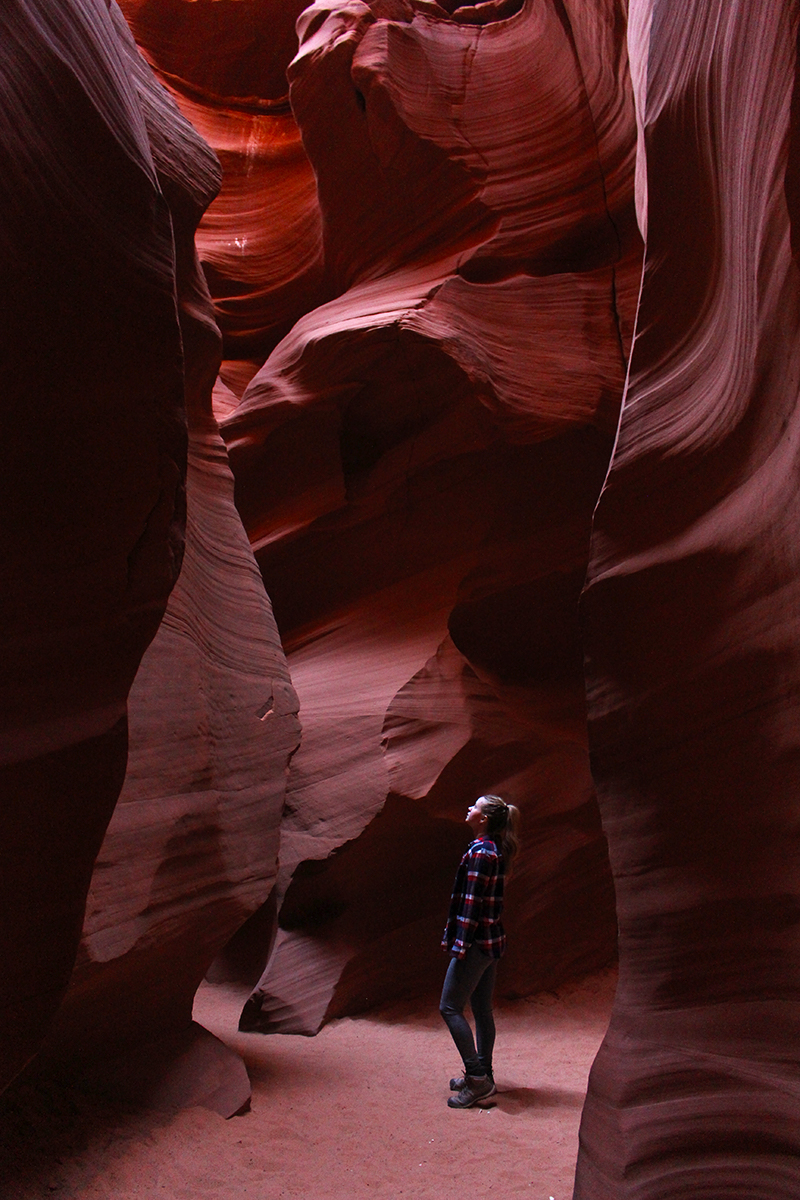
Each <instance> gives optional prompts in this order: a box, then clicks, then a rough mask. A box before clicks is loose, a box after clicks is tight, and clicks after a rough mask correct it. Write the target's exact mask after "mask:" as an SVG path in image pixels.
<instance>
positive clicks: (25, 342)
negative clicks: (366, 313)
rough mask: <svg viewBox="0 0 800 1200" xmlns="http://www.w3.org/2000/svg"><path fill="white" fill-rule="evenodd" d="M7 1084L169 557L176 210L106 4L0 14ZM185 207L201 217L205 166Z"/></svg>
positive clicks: (83, 873) (118, 739) (99, 796)
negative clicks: (160, 173) (161, 178)
mask: <svg viewBox="0 0 800 1200" xmlns="http://www.w3.org/2000/svg"><path fill="white" fill-rule="evenodd" d="M0 79H2V90H3V96H4V105H5V120H4V122H3V128H2V131H1V132H0V157H1V158H2V162H1V163H0V174H1V175H2V183H0V210H2V211H1V213H0V228H1V229H2V232H0V246H2V257H3V263H4V270H5V285H4V288H3V302H2V303H3V316H2V330H3V332H2V351H1V353H2V360H3V364H2V374H3V401H2V403H3V429H4V437H5V447H6V462H5V467H4V473H3V474H4V479H3V518H4V519H3V530H4V534H3V544H2V550H0V554H1V555H2V579H3V587H2V589H0V606H1V607H0V611H1V613H2V616H1V617H0V630H1V631H2V632H1V633H0V636H1V637H2V641H3V647H2V652H0V662H1V663H2V666H1V667H0V678H1V682H0V705H1V706H2V741H1V742H0V752H1V753H2V768H1V771H2V774H1V776H0V780H1V786H2V794H3V801H2V806H0V845H2V848H3V849H2V854H3V869H2V872H0V880H1V882H0V912H1V913H2V916H0V922H1V923H2V925H1V926H0V928H2V934H0V938H1V941H2V957H3V963H4V969H3V979H2V984H0V1008H2V1018H1V1019H0V1024H2V1028H3V1038H2V1043H3V1044H2V1060H1V1062H0V1080H2V1082H7V1081H8V1079H9V1078H11V1077H13V1076H14V1075H15V1074H16V1072H17V1071H18V1070H19V1069H20V1068H21V1067H22V1066H23V1065H24V1063H25V1062H26V1060H28V1059H29V1058H30V1056H31V1055H32V1054H33V1052H34V1051H35V1049H36V1047H37V1045H38V1044H39V1042H40V1040H41V1038H42V1036H43V1033H44V1030H45V1029H46V1027H47V1025H48V1022H49V1021H50V1018H51V1017H52V1014H53V1012H54V1010H55V1009H56V1007H57V1006H58V1003H59V1001H60V998H61V996H62V994H63V991H64V988H65V987H66V984H67V980H68V978H69V974H70V970H71V967H72V962H73V959H74V956H75V951H76V948H77V943H78V938H79V935H80V928H81V921H82V917H83V907H84V901H85V898H86V892H87V889H88V886H89V880H90V876H91V870H92V864H93V861H94V858H95V855H96V853H97V850H98V848H99V845H100V842H101V840H102V837H103V834H104V831H105V828H106V825H107V823H108V820H109V817H110V816H111V812H112V810H113V806H114V803H115V801H116V798H117V795H118V793H119V789H120V787H121V785H122V780H123V776H124V773H125V761H126V741H127V722H126V697H127V693H128V689H129V688H130V686H131V683H132V681H133V678H134V675H135V673H136V670H137V668H138V665H139V661H140V659H141V657H142V655H143V653H144V651H145V649H146V647H147V645H148V643H149V642H150V640H151V639H152V637H153V635H154V633H155V632H156V629H157V628H158V624H159V621H160V619H161V616H162V614H163V612H164V608H165V605H166V603H167V599H168V596H169V593H170V590H171V588H172V586H173V584H174V582H175V579H176V578H177V575H178V571H179V568H180V563H181V557H182V553H183V527H184V520H185V494H184V476H185V471H186V429H185V417H184V400H183V394H184V366H183V358H182V344H181V331H180V326H179V322H178V316H177V312H176V304H175V289H176V271H177V267H176V255H175V246H174V229H175V223H176V221H177V220H178V217H177V215H176V212H175V210H174V208H173V206H172V205H171V203H170V200H169V199H168V198H167V195H166V194H165V191H164V189H163V188H162V186H161V184H160V181H159V177H158V171H157V168H156V165H155V163H154V159H153V151H152V147H151V144H150V142H149V139H148V136H147V133H146V129H145V123H144V118H143V113H142V109H141V105H140V102H139V99H138V97H137V94H136V92H135V89H134V88H133V87H132V85H131V82H130V79H129V77H128V64H127V61H126V57H125V54H124V52H123V51H122V49H121V47H120V42H119V37H118V34H117V32H116V29H115V26H114V21H113V17H112V14H111V13H110V12H109V9H108V5H107V4H105V3H101V2H100V0H80V2H78V0H75V2H73V3H70V4H68V5H62V6H52V5H47V4H44V3H40V2H38V0H10V3H9V4H6V5H4V6H3V11H2V13H0ZM198 167H199V170H198V173H197V175H196V176H195V177H194V178H192V179H190V180H187V184H186V187H185V189H184V195H183V197H182V201H183V205H184V207H185V209H187V210H189V212H194V213H196V214H198V215H199V212H200V210H201V209H202V207H203V205H204V204H206V203H207V202H208V200H209V199H210V198H211V196H212V195H213V192H214V188H215V186H216V182H217V177H216V168H215V166H214V164H213V163H212V162H210V161H208V160H203V159H200V160H199V161H198Z"/></svg>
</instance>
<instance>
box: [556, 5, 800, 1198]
mask: <svg viewBox="0 0 800 1200" xmlns="http://www.w3.org/2000/svg"><path fill="white" fill-rule="evenodd" d="M631 22H632V24H631V34H632V37H631V46H632V69H633V74H634V78H635V80H636V86H637V107H638V112H639V117H640V126H641V146H642V150H643V152H644V158H643V159H642V164H641V165H642V170H641V175H640V182H641V187H640V196H639V200H640V211H641V217H642V220H643V224H645V225H646V228H647V243H646V245H647V250H646V265H645V274H644V285H643V291H642V297H641V305H640V309H639V314H638V321H637V335H636V340H635V343H634V349H633V355H632V362H631V375H630V384H629V387H628V391H627V395H626V399H625V404H624V408H623V413H622V421H621V427H620V433H619V440H618V443H617V447H616V451H615V454H614V459H613V463H612V467H611V471H610V475H609V478H608V481H607V484H606V487H605V489H604V492H603V495H602V497H601V500H600V504H599V507H598V511H597V516H596V522H595V532H594V539H593V556H592V562H591V569H590V577H589V586H588V589H587V592H586V597H585V615H586V623H587V630H588V632H587V653H588V683H589V693H588V694H589V715H590V730H591V744H592V751H593V769H594V775H595V778H596V780H597V783H598V789H599V795H600V801H601V807H602V811H603V818H604V824H605V828H606V830H607V832H608V836H609V844H610V851H611V861H612V865H613V868H614V877H615V883H616V890H617V907H618V914H619V921H620V981H619V989H618V992H617V999H616V1004H615V1008H614V1013H613V1017H612V1021H611V1026H610V1029H609V1032H608V1035H607V1037H606V1039H605V1042H604V1044H603V1047H602V1048H601V1051H600V1053H599V1055H598V1058H597V1060H596V1062H595V1065H594V1068H593V1070H592V1075H591V1080H590V1089H589V1096H588V1099H587V1103H586V1108H585V1111H584V1115H583V1123H582V1131H581V1155H580V1159H579V1164H578V1173H577V1182H576V1189H575V1196H576V1198H580V1200H645V1198H646V1200H667V1198H673V1197H674V1198H676V1200H677V1197H685V1196H693V1197H694V1196H701V1195H702V1196H709V1197H712V1196H713V1197H714V1198H715V1200H716V1198H720V1200H721V1198H722V1197H731V1198H733V1197H736V1200H740V1198H742V1197H748V1200H751V1198H752V1200H756V1198H759V1200H761V1198H763V1200H768V1198H769V1200H776V1198H785V1200H789V1198H790V1197H795V1196H797V1194H798V1190H799V1189H800V1167H799V1166H798V1164H799V1163H800V1157H799V1156H798V1132H797V1101H798V1085H797V1077H798V1050H797V1047H798V1040H799V1039H798V1022H799V1021H800V1005H798V995H800V943H799V942H798V929H800V896H799V895H798V892H799V891H800V881H799V880H798V867H797V858H798V856H797V845H796V843H797V815H796V814H797V795H798V790H799V789H800V780H799V779H798V771H797V764H798V761H799V760H800V755H798V750H799V749H800V739H798V728H799V723H798V701H797V696H798V679H800V652H799V651H798V636H797V612H798V602H799V601H800V562H799V561H798V551H797V526H798V520H800V511H798V491H797V472H798V438H800V420H798V381H799V380H800V337H799V336H798V333H799V332H800V276H798V271H797V265H796V262H795V261H794V260H793V257H792V241H793V237H794V234H795V233H796V229H797V228H798V226H797V219H798V216H800V208H798V205H797V189H796V180H797V178H798V161H800V160H798V156H797V122H796V113H797V106H796V100H795V106H794V108H793V107H792V105H793V90H794V94H795V97H796V95H797V64H796V53H795V44H796V37H797V9H796V6H795V5H792V4H788V3H779V4H774V5H770V6H766V7H765V6H753V5H744V4H728V3H725V2H724V0H712V2H711V3H698V2H695V0H684V2H683V3H680V4H672V5H666V4H661V3H651V2H649V0H636V2H634V3H632V4H631ZM787 148H790V149H791V159H790V160H789V162H788V166H787ZM784 185H786V186H784ZM787 197H788V201H789V203H788V205H787ZM794 244H795V245H796V239H795V243H794Z"/></svg>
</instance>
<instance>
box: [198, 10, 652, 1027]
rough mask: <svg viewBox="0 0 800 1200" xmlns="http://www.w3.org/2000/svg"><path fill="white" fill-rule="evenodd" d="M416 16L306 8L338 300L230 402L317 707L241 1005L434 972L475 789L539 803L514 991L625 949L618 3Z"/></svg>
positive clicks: (298, 111) (303, 122)
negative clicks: (616, 454)
mask: <svg viewBox="0 0 800 1200" xmlns="http://www.w3.org/2000/svg"><path fill="white" fill-rule="evenodd" d="M432 8H433V6H430V5H429V6H427V7H425V8H424V10H423V7H422V6H420V5H416V6H412V5H406V4H400V3H397V4H388V3H386V4H384V3H381V4H378V3H376V4H374V5H373V6H371V7H368V6H367V5H365V4H362V3H360V2H359V0H344V2H336V3H334V2H326V3H318V4H315V5H313V6H312V7H311V8H309V9H307V10H306V11H305V12H304V13H303V14H302V16H301V18H300V20H299V22H298V32H299V35H300V49H299V52H298V55H297V56H296V58H295V60H294V62H293V63H292V65H291V67H290V70H289V75H290V79H291V101H292V109H293V112H294V114H295V117H296V119H297V122H298V125H299V127H300V130H301V133H302V138H303V144H304V146H305V149H306V151H307V153H308V155H309V158H310V160H311V163H312V165H313V168H314V172H315V176H316V180H317V190H318V196H319V204H320V208H321V212H322V232H323V239H322V241H323V249H324V269H325V279H326V285H325V286H326V288H327V289H328V291H329V293H330V294H331V296H332V298H331V299H329V300H327V302H326V303H324V304H322V305H319V306H318V307H316V308H314V309H313V310H311V311H309V312H308V313H306V314H305V315H304V316H303V317H301V318H300V320H298V321H297V322H296V324H295V325H294V327H293V328H292V330H291V331H290V332H289V333H288V334H287V336H286V337H285V338H284V339H283V340H282V341H281V342H280V343H279V344H278V345H277V346H276V347H275V349H274V350H273V351H272V353H271V354H270V356H269V357H268V359H267V360H266V362H265V363H264V365H263V367H261V369H260V370H258V371H257V372H256V373H255V375H254V377H253V378H252V379H251V380H250V382H249V383H247V377H248V374H249V373H250V370H251V367H250V366H249V365H248V366H247V367H244V366H243V367H242V369H241V370H240V371H239V372H238V373H236V372H233V371H232V370H231V366H230V364H227V365H226V369H225V372H224V373H223V380H224V383H221V384H220V385H219V386H218V387H217V389H216V393H215V404H216V405H217V406H218V408H217V411H218V414H219V417H220V420H221V429H222V432H223V436H224V438H225V440H226V442H227V444H228V448H229V451H230V454H231V462H232V465H233V469H234V474H235V477H236V498H237V506H238V508H239V511H240V512H241V514H242V517H243V520H244V523H245V527H246V528H247V530H248V533H249V535H250V539H251V542H252V544H253V547H254V549H255V551H256V557H257V560H258V562H259V565H260V567H261V570H262V574H263V576H264V579H265V582H266V584H267V589H268V591H269V593H270V595H271V597H272V601H273V604H274V607H275V615H276V619H277V621H278V626H279V628H280V629H281V633H282V636H283V639H284V645H285V646H286V649H287V655H288V657H289V661H290V669H291V672H292V680H293V684H294V686H295V688H296V689H297V692H298V696H299V699H300V706H301V713H302V719H303V740H302V743H301V746H300V749H299V750H298V752H297V754H296V755H295V757H294V759H293V760H292V766H291V771H290V780H289V786H288V791H287V804H286V810H285V813H284V818H283V824H282V832H281V852H280V873H279V877H278V886H277V893H276V898H277V902H278V906H279V909H280V914H279V919H278V924H279V928H278V932H277V939H276V942H275V948H274V951H273V953H272V956H271V959H270V961H269V963H268V965H267V968H266V972H265V974H264V976H263V977H262V979H261V981H260V982H259V984H258V986H257V988H256V990H255V992H254V995H253V998H252V999H251V1001H250V1002H249V1004H248V1006H247V1007H246V1010H245V1012H244V1014H243V1017H242V1021H243V1028H244V1027H247V1028H261V1029H265V1030H269V1029H282V1030H293V1031H295V1032H304V1033H313V1032H315V1031H316V1029H318V1028H319V1026H320V1024H321V1023H322V1021H323V1020H325V1019H326V1017H330V1016H332V1015H335V1014H341V1013H345V1012H352V1011H357V1010H358V1009H360V1008H366V1007H369V1006H370V1005H372V1004H375V1003H377V1002H378V1001H380V1000H383V999H386V998H388V997H390V996H392V995H396V994H397V992H398V991H405V992H416V993H420V992H422V991H424V990H426V989H428V988H429V987H433V986H434V985H435V981H436V982H438V981H439V980H440V976H441V972H442V970H443V966H444V960H443V958H442V956H441V954H440V951H439V949H438V941H439V936H440V932H441V930H440V926H441V925H443V922H444V916H445V910H446V906H447V900H448V896H449V887H450V884H451V881H452V875H453V873H454V870H455V866H456V864H457V861H458V858H459V855H460V852H461V850H462V849H463V846H464V844H465V830H464V828H463V814H464V812H465V811H466V807H467V805H468V803H469V802H470V801H471V800H472V799H473V798H474V796H475V795H476V794H478V793H479V792H480V791H481V790H500V791H503V790H505V792H507V794H508V796H509V799H512V800H514V801H515V802H517V803H519V804H520V806H521V807H522V809H523V811H524V815H525V818H526V823H527V831H526V835H525V836H526V847H525V854H524V857H523V860H522V865H521V867H520V872H519V878H520V883H519V885H518V889H517V891H516V898H514V893H513V892H512V896H511V898H510V899H509V919H510V921H511V923H512V926H513V927H514V929H513V930H512V932H514V931H516V945H517V949H516V950H515V951H514V953H513V954H510V955H509V958H508V960H507V964H506V967H505V977H504V981H503V983H502V987H503V988H504V990H505V992H506V993H507V994H519V993H521V992H526V991H531V990H534V989H535V988H536V987H537V986H548V985H553V984H554V983H556V982H557V981H558V980H559V979H562V978H566V977H567V976H569V975H571V974H572V975H576V974H580V973H581V972H582V971H585V970H587V969H590V968H591V967H592V966H595V965H599V964H600V963H604V962H607V961H608V960H609V958H610V957H611V956H612V955H613V953H614V938H615V920H614V915H613V894H612V889H611V884H610V876H609V870H608V865H607V861H606V857H605V856H606V851H605V844H604V840H603V835H602V832H601V829H600V824H599V819H598V815H597V809H596V804H595V801H594V797H593V792H592V785H591V779H590V775H589V771H588V759H587V753H586V730H585V714H584V701H583V681H582V657H581V635H580V629H579V625H578V617H577V600H578V595H579V592H580V589H581V585H582V582H583V578H584V573H585V568H586V562H587V555H588V536H589V527H590V519H591V512H592V509H593V507H594V504H595V501H596V498H597V495H598V492H599V490H600V486H601V483H602V479H603V477H604V475H605V471H606V467H607V461H608V456H609V454H610V449H611V444H612V438H613V435H614V430H615V427H616V419H617V412H618V406H619V400H620V396H621V392H622V386H623V379H624V371H625V359H626V349H627V345H628V342H629V339H630V334H631V330H632V325H633V314H634V311H635V305H636V297H637V293H638V286H639V277H640V271H641V249H640V243H639V241H638V234H637V232H636V230H635V226H634V224H633V221H632V213H633V151H634V146H635V126H634V120H633V106H632V101H631V95H630V88H629V84H628V81H627V73H626V67H625V62H626V60H625V46H624V20H623V15H624V14H623V9H622V7H621V6H620V5H617V4H605V3H603V4H600V5H598V6H596V8H594V9H593V10H592V13H591V15H587V14H586V13H585V11H584V8H583V6H577V5H576V6H575V11H574V12H573V10H572V6H570V7H569V8H568V10H564V9H563V8H561V7H560V6H557V5H550V4H545V5H542V4H531V3H527V4H525V5H523V6H521V7H520V8H519V9H518V10H517V11H516V12H515V13H513V14H511V15H508V16H507V18H505V19H503V20H496V21H493V22H491V23H489V24H487V25H485V26H481V25H479V24H473V23H470V22H469V21H466V20H465V21H461V20H460V18H459V15H458V14H455V17H452V16H451V15H450V14H448V13H446V12H445V11H444V10H443V9H438V8H437V9H436V11H435V12H434V11H432ZM559 14H560V15H559ZM500 80H503V81H504V82H503V84H502V86H501V84H500V82H499V81H500ZM512 96H513V97H514V98H515V102H512V101H511V97H512ZM426 97H427V101H425V98H426ZM520 97H525V101H524V103H520V102H519V101H520ZM528 97H530V101H528ZM489 114H492V116H491V120H490V119H488V118H489ZM548 114H549V116H548ZM557 194H561V196H562V202H561V203H558V202H557V200H556V196H557ZM245 384H246V386H245ZM239 395H241V400H240V402H239V403H238V405H237V404H235V398H236V396H239ZM410 839H412V840H413V843H414V846H415V847H417V849H416V851H415V853H417V854H418V859H417V860H416V861H417V862H418V867H415V868H414V881H413V884H412V885H411V888H410V893H412V894H409V895H408V896H406V895H403V897H402V898H401V900H400V901H399V902H395V899H394V898H396V896H397V890H398V888H399V887H402V884H403V871H404V869H405V870H408V869H409V867H408V860H409V840H410ZM422 847H424V850H423V849H422ZM512 941H513V939H512ZM528 941H529V948H528V949H527V950H525V949H524V948H523V947H525V945H526V942H528ZM531 946H532V947H533V949H530V947H531Z"/></svg>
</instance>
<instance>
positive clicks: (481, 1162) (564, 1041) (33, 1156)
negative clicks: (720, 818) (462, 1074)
mask: <svg viewBox="0 0 800 1200" xmlns="http://www.w3.org/2000/svg"><path fill="white" fill-rule="evenodd" d="M615 982H616V979H615V972H614V971H613V970H608V971H604V972H601V973H600V974H598V975H594V976H592V977H591V978H590V979H588V980H584V981H583V982H581V983H579V984H573V985H570V986H568V987H564V988H562V989H560V990H559V992H558V993H557V994H551V993H546V994H543V995H538V996H535V997H532V998H530V999H527V1000H520V1001H516V1002H514V1003H505V1004H503V1005H501V1006H500V1007H499V1009H498V1012H497V1026H498V1041H497V1048H496V1053H495V1074H496V1079H497V1086H498V1094H497V1097H496V1098H495V1099H496V1102H495V1103H492V1104H491V1106H486V1107H483V1108H474V1109H469V1110H466V1111H454V1110H452V1109H449V1108H448V1107H447V1097H448V1095H449V1094H450V1093H449V1090H448V1080H449V1078H450V1075H451V1074H452V1073H454V1072H455V1071H456V1070H457V1069H458V1061H457V1058H456V1056H455V1054H454V1051H453V1048H452V1044H451V1043H450V1039H449V1035H448V1034H447V1031H446V1030H445V1028H444V1026H443V1024H442V1022H441V1018H440V1017H439V1014H438V1012H437V1011H436V1009H435V1005H432V1006H431V1009H430V1010H428V1011H424V1012H420V1011H415V1010H414V1009H412V1008H410V1007H409V1006H408V1005H401V1004H398V1005H395V1006H392V1007H390V1008H383V1009H381V1010H380V1011H379V1012H376V1013H373V1014H370V1015H369V1016H366V1017H360V1018H357V1019H344V1020H339V1021H334V1022H332V1023H331V1024H330V1025H328V1026H326V1027H325V1028H324V1029H323V1030H322V1031H321V1032H320V1033H319V1034H318V1035H317V1036H316V1037H314V1038H301V1037H292V1036H287V1035H276V1036H269V1037H264V1036H262V1035H259V1034H241V1033H238V1032H237V1031H236V1023H237V1019H238V1014H239V1010H240V1007H241V1002H242V995H241V992H237V991H235V990H234V989H230V988H221V987H209V986H203V987H202V988H201V989H200V992H199V993H198V996H197V1000H196V1004H195V1018H196V1020H198V1021H200V1022H201V1023H202V1024H203V1025H205V1026H206V1028H208V1029H210V1030H211V1031H212V1032H213V1033H215V1034H216V1035H217V1036H218V1037H219V1038H221V1039H222V1040H223V1041H225V1042H227V1043H228V1044H229V1045H230V1046H233V1047H234V1048H235V1049H237V1050H238V1051H239V1052H240V1053H241V1054H242V1055H243V1056H244V1059H245V1061H246V1063H247V1067H248V1070H249V1072H250V1077H251V1079H252V1084H253V1098H252V1108H251V1111H250V1112H249V1113H246V1114H245V1115H243V1116H239V1117H234V1118H232V1119H231V1120H228V1121H226V1120H224V1119H223V1118H222V1117H219V1116H217V1115H216V1114H215V1113H212V1112H209V1111H207V1110H205V1109H202V1108H192V1109H186V1110H183V1111H181V1112H172V1113H164V1112H162V1113H154V1112H147V1113H143V1112H135V1111H122V1110H120V1109H115V1110H114V1111H110V1110H109V1108H108V1107H107V1106H103V1105H101V1104H100V1103H99V1102H98V1101H97V1100H96V1099H91V1098H89V1097H86V1096H83V1095H81V1094H78V1093H76V1092H74V1091H73V1092H64V1091H59V1090H58V1089H55V1088H51V1089H49V1090H48V1089H44V1090H42V1089H40V1090H39V1091H38V1092H37V1093H36V1094H35V1095H33V1096H31V1095H29V1096H27V1097H26V1098H25V1102H24V1104H23V1105H22V1106H20V1104H19V1103H18V1102H17V1101H14V1103H12V1104H11V1105H10V1106H8V1105H7V1111H6V1113H5V1116H6V1134H5V1137H4V1138H3V1142H4V1145H3V1151H4V1155H3V1157H5V1158H6V1164H5V1165H6V1169H7V1171H8V1172H9V1174H7V1177H6V1181H5V1183H3V1184H2V1185H0V1196H2V1200H40V1198H43V1197H53V1196H55V1197H60V1198H67V1197H69V1198H70V1200H72V1198H74V1200H133V1198H134V1197H135V1198H136V1200H140V1198H141V1200H145V1198H146V1200H151V1198H153V1200H155V1198H157V1200H202V1198H213V1200H216V1198H217V1197H220V1198H223V1197H224V1198H225V1200H244V1198H247V1200H284V1198H286V1200H300V1198H302V1200H317V1198H319V1200H328V1198H330V1200H345V1197H347V1198H348V1200H350V1198H351V1197H352V1198H355V1200H362V1198H366V1197H369V1198H370V1200H396V1198H397V1197H407V1198H409V1200H445V1198H449V1197H458V1196H468V1195H476V1194H477V1195H479V1194H484V1195H489V1196H498V1197H500V1196H502V1197H509V1196H526V1197H529V1198H530V1200H569V1197H570V1196H571V1195H572V1181H573V1174H574V1169H575V1157H576V1153H577V1144H578V1123H579V1120H580V1113H581V1105H582V1103H583V1097H584V1094H585V1090H586V1079H587V1075H588V1072H589V1067H590V1066H591V1063H592V1059H593V1057H594V1055H595V1052H596V1050H597V1047H598V1046H599V1044H600V1041H601V1039H602V1036H603V1033H604V1031H605V1028H606V1025H607V1023H608V1017H609V1013H610V1009H611V1003H612V1000H613V995H614V985H615ZM15 1147H16V1149H15Z"/></svg>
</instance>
